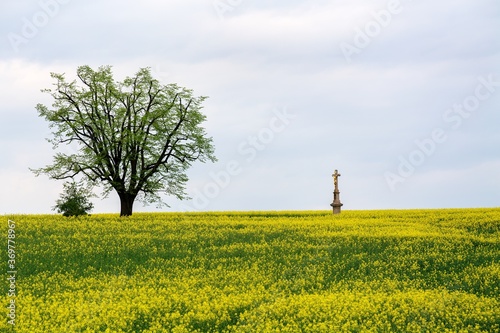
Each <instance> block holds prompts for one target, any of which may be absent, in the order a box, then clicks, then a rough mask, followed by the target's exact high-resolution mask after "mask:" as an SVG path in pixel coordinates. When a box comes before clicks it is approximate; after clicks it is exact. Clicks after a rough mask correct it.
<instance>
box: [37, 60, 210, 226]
mask: <svg viewBox="0 0 500 333" xmlns="http://www.w3.org/2000/svg"><path fill="white" fill-rule="evenodd" d="M51 77H52V78H53V79H54V80H55V83H54V88H53V89H44V90H42V91H43V92H46V93H48V94H50V95H51V96H52V98H53V100H54V102H53V104H52V107H47V106H45V105H42V104H38V105H37V106H36V109H37V111H38V113H39V116H40V117H43V118H45V119H46V120H47V121H48V122H49V126H50V128H52V129H53V132H52V138H50V139H49V142H51V143H52V145H53V147H54V149H57V148H59V147H60V146H61V145H72V146H74V147H76V148H75V149H74V151H73V152H72V153H63V152H57V153H56V154H55V156H54V160H53V163H52V164H51V165H48V166H46V167H44V168H40V169H35V170H33V171H34V172H35V174H36V175H39V174H47V175H48V176H49V177H50V178H53V179H68V178H72V179H73V178H75V177H77V176H79V177H80V176H81V178H82V179H83V180H84V181H86V182H87V183H88V184H92V185H101V186H103V187H104V193H103V195H104V196H107V195H108V194H109V193H110V192H111V191H112V190H115V191H116V193H117V194H118V196H119V197H120V203H121V211H120V215H122V216H128V215H131V214H132V212H133V204H134V201H135V200H136V199H139V200H140V201H143V202H145V203H154V202H156V203H160V204H162V203H164V202H163V201H162V200H161V197H160V194H161V193H165V194H167V195H172V196H174V197H177V198H179V199H186V198H187V195H186V193H185V185H186V182H187V180H188V177H187V175H186V170H187V169H188V168H189V167H190V166H191V165H192V163H193V162H195V161H201V162H206V161H215V160H216V158H215V156H214V146H213V144H212V138H210V137H208V136H207V134H206V132H205V129H204V128H203V127H202V126H201V125H202V123H203V122H204V121H205V120H206V116H205V115H203V114H202V113H201V109H202V103H203V101H204V100H205V99H206V98H207V97H205V96H199V97H195V96H193V92H192V90H189V89H186V88H182V87H179V86H178V85H176V84H167V85H162V84H160V82H159V81H158V80H156V79H154V78H153V77H152V75H151V70H150V69H149V68H142V69H140V70H139V71H138V72H137V73H136V74H135V76H133V77H127V78H125V79H124V80H123V81H122V82H116V81H115V80H114V79H113V73H112V70H111V67H110V66H102V67H99V68H98V70H93V69H92V68H90V67H89V66H80V67H78V69H77V80H73V81H67V80H66V77H65V74H56V73H51Z"/></svg>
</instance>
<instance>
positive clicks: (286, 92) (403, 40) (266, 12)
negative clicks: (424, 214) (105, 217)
mask: <svg viewBox="0 0 500 333" xmlns="http://www.w3.org/2000/svg"><path fill="white" fill-rule="evenodd" d="M499 28H500V5H499V3H498V1H495V0H478V1H465V0H454V1H451V0H443V1H439V2H436V1H430V0H420V1H410V0H400V1H397V0H390V1H373V0H371V1H367V0H365V1H347V0H345V1H343V0H339V1H335V0H330V1H324V0H323V1H321V0H316V1H313V0H311V1H307V0H303V1H298V0H292V1H275V0H266V1H264V0H262V1H259V0H254V1H250V0H169V1H160V0H144V1H130V0H126V1H123V0H122V1H117V0H108V1H97V0H88V1H76V0H37V1H33V0H25V1H17V0H3V1H2V2H1V3H0V32H1V39H0V75H1V81H0V85H1V86H0V100H1V103H0V116H1V117H0V119H1V120H0V121H1V131H0V140H1V144H0V182H1V184H2V186H1V193H0V214H2V213H5V214H7V213H51V212H52V211H51V207H53V206H54V204H55V201H56V200H57V198H58V197H59V194H60V192H61V190H62V182H61V181H55V180H49V179H48V178H47V177H46V176H40V177H35V176H34V175H33V174H32V173H31V172H30V171H29V169H28V168H38V167H42V166H45V165H47V164H49V163H50V162H51V160H52V156H53V154H54V151H53V150H52V147H51V145H50V144H49V143H48V142H47V141H46V140H45V138H48V137H49V136H50V130H49V128H48V126H47V123H45V121H44V120H42V119H41V118H38V116H37V112H36V110H35V105H36V104H37V103H44V104H46V105H50V104H51V100H50V98H49V97H50V96H48V95H47V94H43V93H41V92H40V89H42V88H49V87H50V86H51V84H52V81H51V79H50V72H56V73H66V75H67V76H68V77H70V78H72V77H74V75H75V72H76V68H77V67H78V66H80V65H90V66H92V67H94V68H96V69H97V67H98V66H101V65H112V66H113V71H114V74H115V77H116V78H117V79H119V80H121V79H123V78H124V77H125V76H131V75H134V74H135V73H136V72H137V70H138V69H139V68H141V67H151V68H152V71H153V75H154V76H155V77H156V78H158V79H160V80H161V81H162V82H163V83H172V82H173V83H177V84H179V85H181V86H184V87H187V88H190V89H193V90H194V94H195V95H198V96H199V95H204V96H209V99H208V100H206V102H205V104H204V113H205V114H206V115H207V122H206V123H205V128H206V130H207V132H208V134H209V135H210V136H212V137H213V140H214V144H215V147H216V155H217V157H218V160H219V161H218V162H217V163H207V164H203V163H199V164H196V165H195V166H193V168H192V169H190V170H189V173H188V175H189V178H190V180H189V182H188V185H187V192H188V194H189V195H190V196H191V197H193V200H190V201H185V202H178V201H176V200H174V199H173V198H169V197H165V201H166V202H167V203H168V204H170V206H171V207H170V208H163V210H167V211H186V210H189V211H191V210H193V211H205V210H285V209H286V210H307V209H314V210H316V209H331V208H330V206H329V204H330V203H331V202H332V199H333V195H332V191H333V181H332V173H333V171H334V170H335V169H338V170H339V173H340V174H341V177H340V178H339V188H340V192H341V194H340V197H341V201H342V202H343V203H344V207H343V209H390V208H446V207H498V206H500V130H499V126H500V112H499V111H500V110H499V105H500V38H499V37H498V31H500V29H499ZM94 203H95V210H94V212H97V213H98V212H118V211H119V201H118V199H117V196H116V194H115V193H111V194H110V196H109V198H108V199H105V200H98V199H94ZM156 210H158V209H157V208H156V207H155V206H148V207H144V206H143V205H142V204H140V203H136V205H135V211H156Z"/></svg>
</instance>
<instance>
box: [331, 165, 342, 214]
mask: <svg viewBox="0 0 500 333" xmlns="http://www.w3.org/2000/svg"><path fill="white" fill-rule="evenodd" d="M332 177H333V187H334V190H333V202H332V203H331V204H330V206H332V208H333V214H340V211H341V208H340V207H342V205H343V203H341V202H340V191H339V177H340V173H339V172H338V171H337V170H335V172H334V173H333V175H332Z"/></svg>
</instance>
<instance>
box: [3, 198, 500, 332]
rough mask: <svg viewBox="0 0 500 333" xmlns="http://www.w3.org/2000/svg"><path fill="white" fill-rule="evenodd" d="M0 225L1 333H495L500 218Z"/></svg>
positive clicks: (266, 217) (360, 215)
mask: <svg viewBox="0 0 500 333" xmlns="http://www.w3.org/2000/svg"><path fill="white" fill-rule="evenodd" d="M3 219H4V222H2V224H1V225H2V227H1V233H2V235H4V236H3V237H4V240H5V241H4V243H5V244H7V240H8V233H9V230H8V228H9V226H8V223H7V221H8V220H11V221H14V222H15V241H16V242H15V245H16V247H15V269H16V280H15V288H16V289H15V311H14V312H15V320H14V321H11V322H9V320H11V319H10V318H9V313H12V311H11V310H12V309H9V308H8V307H7V305H8V304H10V303H9V302H11V301H12V299H13V296H12V295H9V292H8V289H9V286H8V285H7V286H6V287H5V288H4V292H3V293H2V296H1V301H2V304H4V305H5V306H4V316H3V317H4V318H3V319H2V320H1V321H0V331H1V332H16V333H49V332H65V333H69V332H81V333H83V332H86V333H90V332H148V333H153V332H155V333H159V332H176V333H182V332H419V333H420V332H440V333H442V332H500V209H493V208H492V209H440V210H383V211H382V210H381V211H344V212H342V214H340V215H336V216H333V215H332V214H331V212H329V211H287V212H214V213H136V214H134V215H133V216H132V217H129V218H119V217H118V216H117V215H102V214H96V215H93V216H89V217H83V218H78V219H75V218H64V217H62V216H56V215H14V216H3ZM3 252H4V253H3V257H2V258H3V262H4V266H3V267H7V262H8V260H9V253H8V252H7V251H3ZM8 270H9V269H8V268H5V273H4V276H5V275H6V274H7V276H8V273H7V271H8ZM4 281H5V280H4ZM13 323H14V325H15V326H14V325H13Z"/></svg>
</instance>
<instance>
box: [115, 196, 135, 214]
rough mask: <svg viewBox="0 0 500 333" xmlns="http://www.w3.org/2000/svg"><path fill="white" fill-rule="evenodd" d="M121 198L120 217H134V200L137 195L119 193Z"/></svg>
mask: <svg viewBox="0 0 500 333" xmlns="http://www.w3.org/2000/svg"><path fill="white" fill-rule="evenodd" d="M118 196H119V197H120V206H121V209H120V216H130V215H132V208H133V206H134V200H135V197H136V195H134V194H130V193H118Z"/></svg>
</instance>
